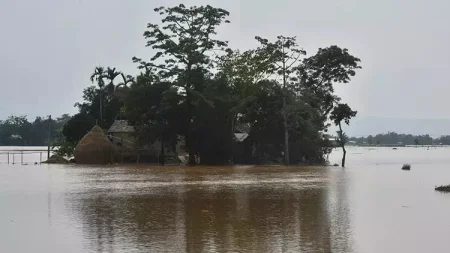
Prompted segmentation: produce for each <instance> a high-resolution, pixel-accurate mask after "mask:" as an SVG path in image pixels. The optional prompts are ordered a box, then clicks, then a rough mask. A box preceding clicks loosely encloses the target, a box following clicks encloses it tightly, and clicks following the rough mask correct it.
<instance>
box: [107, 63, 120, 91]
mask: <svg viewBox="0 0 450 253" xmlns="http://www.w3.org/2000/svg"><path fill="white" fill-rule="evenodd" d="M119 75H122V72H119V71H116V68H111V67H107V68H106V72H105V78H106V79H107V80H109V83H108V86H107V91H108V93H109V94H112V93H113V92H114V91H115V85H114V79H116V77H118V76H119Z"/></svg>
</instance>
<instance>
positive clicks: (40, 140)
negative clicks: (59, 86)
mask: <svg viewBox="0 0 450 253" xmlns="http://www.w3.org/2000/svg"><path fill="white" fill-rule="evenodd" d="M70 118H71V117H70V116H69V115H68V114H64V115H62V116H61V117H58V118H56V119H53V118H51V117H36V119H35V120H34V121H32V122H29V121H28V119H27V117H26V116H10V117H8V118H7V119H6V120H3V121H2V120H0V146H46V145H48V144H49V140H50V143H51V144H53V143H56V142H59V141H61V140H64V136H62V129H63V127H64V125H65V124H66V123H67V122H68V121H69V119H70Z"/></svg>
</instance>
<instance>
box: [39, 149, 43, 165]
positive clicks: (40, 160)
mask: <svg viewBox="0 0 450 253" xmlns="http://www.w3.org/2000/svg"><path fill="white" fill-rule="evenodd" d="M41 163H42V152H41V153H39V164H41Z"/></svg>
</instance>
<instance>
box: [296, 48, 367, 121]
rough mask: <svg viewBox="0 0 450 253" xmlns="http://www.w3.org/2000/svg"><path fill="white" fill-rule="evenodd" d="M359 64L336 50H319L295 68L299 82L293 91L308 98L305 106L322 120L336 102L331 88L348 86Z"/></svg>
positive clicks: (337, 100)
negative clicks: (320, 115) (308, 105)
mask: <svg viewBox="0 0 450 253" xmlns="http://www.w3.org/2000/svg"><path fill="white" fill-rule="evenodd" d="M360 62H361V60H360V59H359V58H356V57H354V56H352V55H351V54H349V53H348V50H347V49H341V48H340V47H338V46H330V47H327V48H319V50H318V52H317V54H315V55H314V56H311V57H309V58H306V59H304V60H303V63H302V65H301V66H300V67H299V68H297V71H298V72H297V74H298V77H299V79H300V82H299V85H298V86H297V87H296V89H297V92H301V93H302V94H304V95H305V97H306V98H308V103H310V104H311V105H312V106H315V107H317V108H319V109H320V110H321V111H322V112H323V113H322V115H323V116H324V117H326V116H327V115H328V114H329V113H330V112H331V110H332V109H333V107H334V105H335V104H336V103H338V102H339V101H340V98H339V97H337V96H336V95H335V94H334V87H333V84H335V83H348V82H350V80H351V77H353V76H355V74H356V70H357V69H361V66H360V65H359V63H360Z"/></svg>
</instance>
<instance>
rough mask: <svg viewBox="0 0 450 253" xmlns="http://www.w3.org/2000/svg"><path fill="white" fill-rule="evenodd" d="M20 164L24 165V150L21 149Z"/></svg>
mask: <svg viewBox="0 0 450 253" xmlns="http://www.w3.org/2000/svg"><path fill="white" fill-rule="evenodd" d="M20 165H23V151H20Z"/></svg>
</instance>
